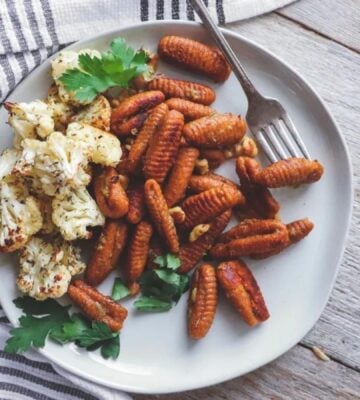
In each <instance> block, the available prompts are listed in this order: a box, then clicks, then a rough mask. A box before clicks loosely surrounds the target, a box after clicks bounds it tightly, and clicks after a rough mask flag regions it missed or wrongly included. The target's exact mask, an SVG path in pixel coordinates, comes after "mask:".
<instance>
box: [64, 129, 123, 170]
mask: <svg viewBox="0 0 360 400" xmlns="http://www.w3.org/2000/svg"><path fill="white" fill-rule="evenodd" d="M66 136H68V137H69V138H72V139H74V140H77V141H79V142H80V143H85V144H86V146H87V148H88V152H89V154H90V156H89V157H90V161H92V162H94V163H95V164H101V165H104V166H106V167H116V166H117V165H118V163H119V161H120V158H121V155H122V150H121V146H120V141H119V139H118V138H117V137H116V136H115V135H113V134H111V133H108V132H105V131H102V130H100V129H97V128H94V127H93V126H90V125H87V124H83V123H78V122H73V123H71V124H69V126H68V128H67V131H66Z"/></svg>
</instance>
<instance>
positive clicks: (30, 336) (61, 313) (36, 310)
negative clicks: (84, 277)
mask: <svg viewBox="0 0 360 400" xmlns="http://www.w3.org/2000/svg"><path fill="white" fill-rule="evenodd" d="M34 302H35V300H34V299H31V298H30V297H23V298H21V299H17V300H16V302H15V304H16V306H17V307H19V308H22V309H23V310H27V311H28V314H27V315H23V316H21V317H20V318H19V324H20V326H19V327H16V328H13V329H11V331H10V335H11V337H10V338H9V339H8V340H7V341H6V345H5V349H4V350H5V351H6V352H8V353H19V352H23V351H26V350H28V349H29V348H30V347H31V346H33V347H35V348H40V347H44V345H45V340H46V338H47V337H48V335H49V334H51V332H52V331H55V330H58V329H60V328H61V326H62V325H63V324H64V323H66V322H68V321H69V314H68V311H67V307H62V306H61V305H60V304H58V303H57V302H56V301H53V300H49V301H48V300H46V301H44V303H45V305H47V306H48V307H49V308H48V309H47V310H45V307H44V304H41V305H40V304H36V303H38V302H36V303H34ZM31 314H34V315H43V316H42V317H38V316H34V315H31ZM44 314H47V315H44Z"/></svg>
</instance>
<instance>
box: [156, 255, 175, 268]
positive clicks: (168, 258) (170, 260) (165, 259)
mask: <svg viewBox="0 0 360 400" xmlns="http://www.w3.org/2000/svg"><path fill="white" fill-rule="evenodd" d="M154 263H155V264H157V265H159V267H162V268H169V269H173V270H177V269H178V268H179V267H180V264H181V262H180V259H179V257H178V256H176V255H174V254H171V253H167V254H165V255H163V256H158V257H156V258H155V260H154Z"/></svg>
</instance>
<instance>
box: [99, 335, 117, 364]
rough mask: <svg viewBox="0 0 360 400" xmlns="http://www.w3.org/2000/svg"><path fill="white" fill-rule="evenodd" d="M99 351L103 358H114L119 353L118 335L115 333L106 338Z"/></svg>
mask: <svg viewBox="0 0 360 400" xmlns="http://www.w3.org/2000/svg"><path fill="white" fill-rule="evenodd" d="M100 353H101V355H102V356H103V357H104V358H105V359H108V358H112V359H113V360H116V359H117V358H118V357H119V354H120V336H119V335H117V336H115V337H113V338H111V339H108V340H106V341H105V342H104V343H103V345H102V347H101V350H100Z"/></svg>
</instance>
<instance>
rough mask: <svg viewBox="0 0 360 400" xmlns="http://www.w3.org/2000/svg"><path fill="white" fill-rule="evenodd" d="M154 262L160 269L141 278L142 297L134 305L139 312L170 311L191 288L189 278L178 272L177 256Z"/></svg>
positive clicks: (163, 257) (170, 255)
mask: <svg viewBox="0 0 360 400" xmlns="http://www.w3.org/2000/svg"><path fill="white" fill-rule="evenodd" d="M154 262H155V264H157V265H158V266H159V267H158V268H156V269H154V270H149V271H146V272H145V273H144V274H143V275H142V277H141V278H140V286H141V293H142V296H141V297H140V298H139V299H138V300H136V301H135V303H134V305H135V307H136V309H137V310H139V311H168V310H170V308H171V307H172V306H173V304H174V303H177V302H178V301H179V299H180V297H181V295H182V294H183V293H184V292H186V291H187V290H188V288H189V281H190V278H189V276H188V275H180V274H179V273H177V272H176V270H177V269H178V268H179V267H180V260H179V258H178V257H177V256H175V255H173V254H166V255H164V256H159V257H156V258H155V260H154Z"/></svg>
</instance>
